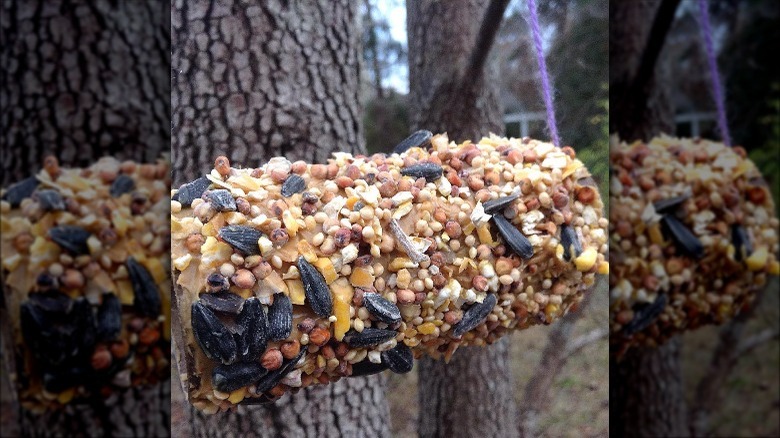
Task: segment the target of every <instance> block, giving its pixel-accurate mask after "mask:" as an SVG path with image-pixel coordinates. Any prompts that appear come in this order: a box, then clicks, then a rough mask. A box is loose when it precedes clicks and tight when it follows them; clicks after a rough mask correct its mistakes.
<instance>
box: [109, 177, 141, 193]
mask: <svg viewBox="0 0 780 438" xmlns="http://www.w3.org/2000/svg"><path fill="white" fill-rule="evenodd" d="M133 189H135V180H133V178H132V177H130V176H128V175H119V176H118V177H116V179H115V180H114V182H112V183H111V188H110V189H109V190H108V192H109V193H110V194H111V196H112V197H114V198H118V197H120V196H122V195H124V194H125V193H130V192H131V191H133Z"/></svg>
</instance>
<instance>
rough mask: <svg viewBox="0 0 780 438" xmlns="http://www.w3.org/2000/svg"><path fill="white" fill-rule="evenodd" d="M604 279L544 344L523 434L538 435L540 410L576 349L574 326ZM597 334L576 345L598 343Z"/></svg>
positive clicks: (528, 391)
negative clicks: (572, 344) (557, 377)
mask: <svg viewBox="0 0 780 438" xmlns="http://www.w3.org/2000/svg"><path fill="white" fill-rule="evenodd" d="M603 280H604V277H603V276H599V277H598V280H597V282H596V285H594V287H593V288H592V289H591V290H590V291H589V292H588V293H586V294H585V297H584V298H583V299H582V301H581V302H580V306H579V308H578V309H577V310H576V311H574V312H569V313H567V314H566V316H564V317H563V318H561V319H560V321H559V322H558V323H557V324H555V325H553V326H552V330H551V331H550V334H549V335H548V337H547V345H546V346H545V347H544V351H542V358H541V360H539V363H538V364H537V365H536V369H535V370H534V373H533V376H532V377H531V380H529V381H528V384H527V385H526V387H525V393H524V396H523V400H524V403H525V404H524V405H523V406H521V408H520V436H522V437H531V436H536V429H537V424H538V417H539V413H540V412H541V411H542V410H543V409H544V408H545V406H546V405H547V403H548V401H549V393H550V388H551V387H552V384H553V381H554V380H555V376H557V375H559V373H560V370H561V368H563V366H564V365H565V364H566V361H567V360H568V358H569V356H570V354H571V353H573V352H574V351H576V350H575V349H572V348H571V347H570V346H569V345H568V343H569V339H570V338H571V337H572V336H571V333H572V331H573V330H574V325H575V324H576V323H577V320H579V319H580V317H582V314H583V313H584V312H585V309H586V308H587V307H588V304H589V303H590V301H591V299H592V297H593V295H594V294H595V293H597V291H598V290H599V289H600V286H601V284H602V283H603ZM597 334H598V335H599V336H598V337H597V338H596V339H600V338H601V337H604V336H605V335H606V334H604V335H602V334H601V333H597ZM595 336H596V334H594V333H593V332H590V333H587V334H585V335H583V336H580V337H579V338H577V340H576V342H577V343H578V344H579V346H575V347H576V349H577V350H578V349H581V348H583V347H584V346H585V345H587V344H589V343H591V342H595V339H594V340H592V341H591V340H590V338H592V337H595Z"/></svg>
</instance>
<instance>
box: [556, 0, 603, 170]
mask: <svg viewBox="0 0 780 438" xmlns="http://www.w3.org/2000/svg"><path fill="white" fill-rule="evenodd" d="M559 3H560V2H559ZM566 3H567V4H566V5H564V6H567V12H566V17H567V18H566V20H565V22H564V23H562V24H560V25H559V26H558V29H559V31H558V32H557V33H556V37H555V39H554V40H553V43H552V47H551V49H550V51H549V53H548V55H547V58H548V60H549V63H550V70H551V73H552V75H553V84H554V86H555V93H556V94H555V105H556V107H555V110H556V113H557V116H558V117H557V119H558V129H559V131H560V134H561V139H562V141H563V142H564V143H566V144H569V145H571V146H572V147H574V148H575V149H577V150H578V151H579V150H580V149H581V148H582V147H583V146H586V145H589V146H593V145H594V144H596V143H600V144H601V145H602V147H603V148H607V143H608V137H609V136H608V134H605V133H604V132H602V129H601V125H600V124H599V123H592V120H593V118H594V117H597V116H598V115H600V114H602V111H603V102H604V101H605V100H608V99H609V88H608V87H606V86H602V85H601V84H606V83H607V82H608V81H609V34H608V31H607V29H608V25H609V5H608V2H607V1H606V0H570V1H568V2H566ZM550 19H551V20H552V19H553V18H550ZM605 163H606V161H605Z"/></svg>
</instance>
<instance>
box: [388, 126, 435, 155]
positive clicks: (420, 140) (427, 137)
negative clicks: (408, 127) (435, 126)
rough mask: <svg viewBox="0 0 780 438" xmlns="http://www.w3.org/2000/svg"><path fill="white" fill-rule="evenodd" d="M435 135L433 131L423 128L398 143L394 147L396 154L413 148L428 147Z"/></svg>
mask: <svg viewBox="0 0 780 438" xmlns="http://www.w3.org/2000/svg"><path fill="white" fill-rule="evenodd" d="M432 137H433V133H432V132H431V131H427V130H425V129H421V130H419V131H417V132H415V133H414V134H412V135H410V136H409V137H406V138H405V139H403V141H401V142H400V143H398V144H397V145H396V146H395V147H394V148H393V152H395V153H396V154H402V153H404V152H406V151H408V150H409V149H411V148H423V149H424V148H426V147H428V145H429V144H430V143H431V138H432Z"/></svg>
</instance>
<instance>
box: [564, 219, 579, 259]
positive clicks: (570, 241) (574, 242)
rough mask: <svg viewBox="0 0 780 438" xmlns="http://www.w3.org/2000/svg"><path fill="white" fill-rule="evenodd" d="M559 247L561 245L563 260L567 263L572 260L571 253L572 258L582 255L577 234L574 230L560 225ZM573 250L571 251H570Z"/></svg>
mask: <svg viewBox="0 0 780 438" xmlns="http://www.w3.org/2000/svg"><path fill="white" fill-rule="evenodd" d="M560 228H561V245H563V259H564V260H566V261H569V260H571V259H572V253H574V257H575V258H576V257H579V255H580V254H582V245H581V244H580V239H579V238H578V237H577V232H576V231H574V228H572V227H570V226H568V225H566V224H561V227H560ZM572 250H573V251H572Z"/></svg>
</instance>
